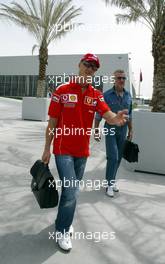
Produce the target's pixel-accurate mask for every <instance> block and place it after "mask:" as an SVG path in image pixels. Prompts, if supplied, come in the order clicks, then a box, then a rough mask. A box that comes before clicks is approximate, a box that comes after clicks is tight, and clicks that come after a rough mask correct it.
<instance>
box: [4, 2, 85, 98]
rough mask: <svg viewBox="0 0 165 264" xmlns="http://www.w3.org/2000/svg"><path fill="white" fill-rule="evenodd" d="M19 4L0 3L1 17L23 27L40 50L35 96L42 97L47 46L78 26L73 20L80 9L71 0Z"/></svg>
mask: <svg viewBox="0 0 165 264" xmlns="http://www.w3.org/2000/svg"><path fill="white" fill-rule="evenodd" d="M22 2H23V3H22V4H19V3H17V2H12V3H11V4H10V5H6V4H1V5H0V6H1V8H0V16H1V17H2V18H5V19H8V20H10V21H12V22H14V23H16V24H17V25H19V26H21V27H23V28H26V29H27V30H28V31H29V33H31V34H32V35H33V36H34V37H35V39H36V41H37V45H34V46H33V49H32V52H33V51H34V49H35V48H36V47H39V78H38V84H37V97H43V96H44V95H45V88H46V67H47V65H48V46H49V45H50V43H52V42H54V41H55V40H56V39H59V38H61V37H62V36H64V35H65V34H66V33H68V32H69V31H71V30H72V29H73V28H74V27H75V26H78V25H80V23H73V22H72V19H74V18H75V17H77V16H79V15H80V14H81V8H76V7H75V6H74V5H73V4H72V0H23V1H22Z"/></svg>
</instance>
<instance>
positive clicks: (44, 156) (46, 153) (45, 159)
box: [42, 149, 51, 164]
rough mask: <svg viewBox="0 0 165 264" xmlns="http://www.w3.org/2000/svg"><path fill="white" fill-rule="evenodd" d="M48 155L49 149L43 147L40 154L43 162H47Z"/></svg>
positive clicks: (48, 159) (49, 154) (49, 155)
mask: <svg viewBox="0 0 165 264" xmlns="http://www.w3.org/2000/svg"><path fill="white" fill-rule="evenodd" d="M50 157H51V153H50V149H45V150H44V152H43V154H42V161H43V162H44V163H45V164H48V163H49V161H50Z"/></svg>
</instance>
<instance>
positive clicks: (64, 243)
mask: <svg viewBox="0 0 165 264" xmlns="http://www.w3.org/2000/svg"><path fill="white" fill-rule="evenodd" d="M56 242H57V244H58V246H59V247H60V248H61V249H63V250H65V251H70V250H71V249H72V242H71V238H70V233H69V232H66V233H64V234H62V233H61V232H58V231H56Z"/></svg>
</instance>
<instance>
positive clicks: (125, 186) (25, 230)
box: [0, 98, 165, 264]
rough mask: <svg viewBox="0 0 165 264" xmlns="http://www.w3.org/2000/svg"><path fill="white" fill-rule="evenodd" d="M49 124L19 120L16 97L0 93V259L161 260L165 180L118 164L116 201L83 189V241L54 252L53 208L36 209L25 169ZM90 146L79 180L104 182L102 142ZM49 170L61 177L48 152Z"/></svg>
mask: <svg viewBox="0 0 165 264" xmlns="http://www.w3.org/2000/svg"><path fill="white" fill-rule="evenodd" d="M46 125H47V124H46V122H45V123H41V122H35V121H23V120H21V102H20V101H17V100H14V99H13V100H12V99H5V98H0V257H1V260H0V263H1V264H31V263H34V264H40V263H44V264H61V263H64V262H65V263H76V264H82V263H86V264H97V263H101V264H105V263H107V264H160V263H161V264H164V263H165V210H164V208H165V206H164V205H165V178H164V177H163V176H158V175H150V174H142V173H135V172H130V171H126V170H125V169H124V167H123V166H121V168H120V171H119V173H118V179H119V186H120V193H119V194H117V195H116V196H115V198H113V199H111V198H108V197H107V196H106V195H105V194H104V190H103V188H101V190H94V189H92V188H84V189H82V191H81V192H80V197H79V200H78V206H77V211H76V215H75V219H74V228H75V231H76V232H84V239H83V238H82V237H81V239H73V249H72V251H71V252H70V253H69V254H66V253H63V252H61V251H60V250H59V249H58V247H57V246H56V244H55V242H54V240H53V236H52V237H51V239H49V237H50V234H49V232H50V233H51V234H53V232H54V219H55V216H56V213H57V209H56V208H55V209H45V210H41V209H39V207H38V205H37V203H36V201H35V199H34V197H33V195H32V193H31V191H30V182H31V176H30V174H29V169H30V167H31V166H32V164H33V163H34V161H35V160H36V159H38V158H40V157H41V153H42V150H43V145H44V131H45V128H46ZM91 151H92V155H91V157H90V158H89V160H88V164H87V168H86V173H85V177H84V179H86V180H87V179H93V180H94V179H100V180H102V179H103V178H104V173H105V153H104V143H103V142H102V143H100V144H98V143H96V142H93V140H92V142H91ZM50 168H51V169H52V172H53V174H54V176H55V177H56V178H57V179H58V176H57V171H56V169H55V166H54V160H53V156H52V159H51V163H50ZM98 232H99V233H98ZM103 232H108V233H109V234H110V233H111V232H115V237H116V238H115V239H112V238H113V237H110V235H109V237H108V239H105V238H104V239H101V240H100V242H96V241H98V240H99V235H103ZM90 234H91V236H90ZM91 238H92V239H91Z"/></svg>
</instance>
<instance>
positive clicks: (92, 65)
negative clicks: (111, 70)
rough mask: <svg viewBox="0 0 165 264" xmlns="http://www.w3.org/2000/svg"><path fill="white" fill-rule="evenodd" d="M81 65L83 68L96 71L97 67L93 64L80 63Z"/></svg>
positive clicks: (87, 62)
mask: <svg viewBox="0 0 165 264" xmlns="http://www.w3.org/2000/svg"><path fill="white" fill-rule="evenodd" d="M82 63H83V65H84V66H85V67H87V68H92V70H93V71H97V69H98V67H97V66H96V65H95V64H93V63H91V62H89V61H82Z"/></svg>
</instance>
